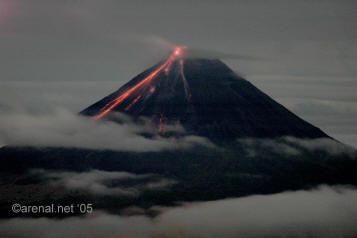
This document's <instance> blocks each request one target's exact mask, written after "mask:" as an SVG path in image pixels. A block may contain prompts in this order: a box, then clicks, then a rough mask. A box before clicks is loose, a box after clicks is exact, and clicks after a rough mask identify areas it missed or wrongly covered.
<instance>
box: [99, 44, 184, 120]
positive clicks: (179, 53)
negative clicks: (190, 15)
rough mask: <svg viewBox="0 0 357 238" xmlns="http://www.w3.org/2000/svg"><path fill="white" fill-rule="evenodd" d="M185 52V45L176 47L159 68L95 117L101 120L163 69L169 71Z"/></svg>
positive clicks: (107, 105) (135, 100)
mask: <svg viewBox="0 0 357 238" xmlns="http://www.w3.org/2000/svg"><path fill="white" fill-rule="evenodd" d="M182 54H183V47H175V49H174V50H173V52H172V53H171V54H170V55H169V57H168V58H167V59H166V60H165V61H164V62H163V63H162V64H161V65H159V66H158V68H157V69H155V70H154V71H153V72H152V73H151V74H149V75H148V76H147V77H146V78H144V79H143V80H141V81H140V82H139V83H137V84H135V85H134V86H132V87H131V88H129V89H128V90H126V91H125V92H124V93H122V94H120V96H118V97H117V98H115V99H114V100H112V101H110V102H109V103H107V104H106V105H105V106H104V107H103V108H101V109H100V111H99V113H98V114H97V115H95V119H96V120H99V119H101V118H102V117H104V116H105V115H107V114H108V113H109V112H111V111H112V110H113V109H114V108H115V107H116V106H118V105H119V104H120V103H122V102H123V101H124V100H125V99H127V98H128V97H129V96H130V95H131V94H132V93H133V92H135V91H136V90H138V89H140V88H142V87H143V86H144V85H146V84H148V83H150V81H151V80H152V79H154V78H155V77H156V76H157V75H158V74H159V73H160V72H162V71H163V70H165V71H168V70H169V68H170V66H171V64H172V63H173V62H174V61H175V60H176V59H177V58H181V57H182ZM138 100H139V98H138V97H137V98H135V99H134V101H133V102H132V103H131V104H130V105H129V106H128V107H129V108H130V107H131V106H132V105H133V104H135V103H136V102H137V101H138ZM129 108H128V109H129Z"/></svg>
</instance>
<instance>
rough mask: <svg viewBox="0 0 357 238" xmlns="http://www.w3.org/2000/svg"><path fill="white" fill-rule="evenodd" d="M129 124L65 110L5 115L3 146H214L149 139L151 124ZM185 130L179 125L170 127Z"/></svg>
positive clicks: (0, 125)
mask: <svg viewBox="0 0 357 238" xmlns="http://www.w3.org/2000/svg"><path fill="white" fill-rule="evenodd" d="M123 120H126V123H124V124H118V123H114V122H109V121H106V122H104V121H103V122H100V123H98V122H96V121H94V120H93V119H91V118H86V117H82V116H78V115H76V114H73V113H71V112H68V111H66V110H62V109H61V110H55V111H54V112H53V113H45V114H34V113H29V112H23V111H20V112H11V111H10V112H6V113H3V114H2V116H1V118H0V144H2V145H4V144H8V145H18V146H54V147H78V148H88V149H109V150H121V151H140V152H142V151H160V150H168V149H184V148H189V147H191V146H193V145H202V146H213V145H212V144H211V143H210V142H209V141H208V140H207V139H204V138H201V137H197V136H184V137H182V138H179V139H168V138H162V137H159V136H156V137H154V138H146V137H144V136H141V135H140V134H142V133H152V134H154V135H155V133H156V132H155V128H154V127H153V126H152V125H150V123H149V122H145V121H144V123H143V124H142V125H138V124H134V123H132V122H130V119H128V118H124V117H123ZM167 129H170V130H182V128H180V126H179V125H177V126H171V127H167Z"/></svg>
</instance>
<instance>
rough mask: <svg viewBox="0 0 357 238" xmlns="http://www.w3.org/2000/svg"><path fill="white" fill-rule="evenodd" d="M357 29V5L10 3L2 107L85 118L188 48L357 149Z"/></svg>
mask: <svg viewBox="0 0 357 238" xmlns="http://www.w3.org/2000/svg"><path fill="white" fill-rule="evenodd" d="M356 29H357V1H355V0H349V1H348V0H341V1H337V0H311V1H303V0H301V1H293V0H272V1H269V2H267V1H262V0H261V1H258V0H249V1H248V0H245V1H244V0H241V1H239V0H236V1H233V0H232V1H218V0H217V1H213V0H205V1H188V0H187V1H185V0H181V1H159V0H153V1H135V0H131V1H129V0H128V1H116V0H101V1H95V0H63V1H55V0H31V1H29V0H0V106H1V107H0V109H1V108H7V107H20V108H25V109H28V110H30V109H31V110H49V109H52V108H57V107H65V108H68V109H70V110H72V111H79V110H81V109H82V108H84V107H85V106H87V105H88V104H91V103H92V102H94V101H95V100H97V99H99V98H101V97H102V96H105V95H106V94H108V93H109V92H111V91H113V90H115V89H116V88H118V87H119V86H121V85H122V84H123V83H124V82H126V81H128V80H129V79H130V78H132V77H133V76H134V75H135V74H137V73H139V72H141V71H142V70H143V69H145V68H146V67H148V66H150V65H152V64H154V63H156V61H157V60H159V59H161V58H162V57H163V56H165V54H166V53H167V50H168V48H169V46H170V45H171V44H182V45H187V46H189V47H192V48H201V49H207V50H213V51H219V52H225V53H229V54H239V55H247V56H251V57H252V58H255V60H248V59H243V58H242V59H223V60H224V61H225V62H226V63H227V64H228V65H229V66H230V67H231V68H232V69H234V70H236V71H238V72H240V73H242V74H243V75H244V76H245V77H246V78H247V79H248V80H250V81H251V82H253V83H254V84H255V85H256V86H257V87H258V88H260V89H262V90H263V91H265V92H266V93H268V94H269V95H270V96H272V97H273V98H275V99H276V100H277V101H279V102H280V103H282V104H283V105H285V106H286V107H288V108H289V109H290V110H292V111H294V112H295V113H297V114H298V115H299V116H301V117H303V118H304V119H306V120H308V121H310V122H312V123H313V124H315V125H317V126H318V127H320V128H322V129H323V130H325V131H326V132H327V133H329V134H330V135H332V136H334V137H336V138H337V139H339V140H341V141H343V142H345V143H348V144H351V145H354V146H357V120H356V118H357V94H356V92H357V67H356V65H357V30H356Z"/></svg>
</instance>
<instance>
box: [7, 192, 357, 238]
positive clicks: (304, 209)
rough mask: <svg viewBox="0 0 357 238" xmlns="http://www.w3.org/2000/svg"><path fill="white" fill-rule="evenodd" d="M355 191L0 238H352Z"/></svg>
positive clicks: (25, 228)
mask: <svg viewBox="0 0 357 238" xmlns="http://www.w3.org/2000/svg"><path fill="white" fill-rule="evenodd" d="M356 199H357V191H356V190H355V189H354V188H348V187H340V186H334V187H328V186H321V187H319V188H317V189H314V190H308V191H295V192H283V193H278V194H273V195H255V196H249V197H244V198H237V199H226V200H218V201H212V202H201V203H189V204H185V205H183V206H182V207H176V208H173V209H163V213H162V214H161V215H159V216H158V217H156V218H148V217H146V216H141V215H140V216H139V215H136V216H117V215H113V214H111V215H110V214H106V213H102V212H100V211H97V212H95V213H94V214H92V215H88V216H86V217H81V218H79V217H71V218H65V219H50V218H39V219H34V218H13V219H9V220H1V221H0V235H1V236H3V237H28V238H32V237H34V238H35V237H36V238H54V237H68V238H72V237H76V238H81V237H86V238H94V237H128V236H129V237H138V238H139V237H140V238H141V237H152V238H154V237H163V238H166V237H208V238H209V237H212V238H213V237H226V238H230V237H232V238H233V237H248V238H256V237H297V238H304V237H306V238H307V237H326V238H329V237H331V238H332V237H355V236H356V235H357V227H356V225H355V221H356V220H357V205H356V203H355V201H356Z"/></svg>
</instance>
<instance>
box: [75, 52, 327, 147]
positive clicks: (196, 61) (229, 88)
mask: <svg viewBox="0 0 357 238" xmlns="http://www.w3.org/2000/svg"><path fill="white" fill-rule="evenodd" d="M188 53H189V52H188V50H187V49H186V48H185V47H176V48H175V49H174V50H173V51H172V52H171V54H170V55H169V56H168V57H167V58H166V59H165V60H163V61H162V62H160V63H158V64H157V65H155V66H153V67H151V68H149V69H147V70H145V71H144V72H142V73H140V74H139V75H137V76H136V77H134V78H133V79H132V80H131V81H129V82H128V83H126V84H125V85H124V86H122V87H121V88H120V89H118V90H117V91H115V92H114V93H112V94H110V95H108V96H107V97H105V98H103V99H102V100H100V101H98V102H96V103H94V104H93V105H91V106H89V107H88V108H86V109H85V110H83V111H82V112H81V113H82V114H83V115H87V116H93V117H94V118H95V119H96V120H100V119H104V118H107V119H110V115H111V114H112V113H113V112H122V113H126V114H128V115H130V116H132V117H133V118H138V117H142V116H143V117H148V118H151V120H152V121H153V122H154V123H155V124H156V125H157V131H158V133H159V134H165V125H169V124H175V123H180V124H181V125H182V126H183V127H184V128H185V129H186V131H187V133H189V134H195V135H199V136H204V137H208V138H210V139H212V140H214V141H230V140H234V139H236V138H241V137H258V138H275V137H281V136H294V137H300V138H319V137H328V136H327V135H326V134H325V133H324V132H322V131H321V130H320V129H318V128H316V127H315V126H313V125H311V124H309V123H308V122H306V121H304V120H302V119H300V118H299V117H297V116H296V115H295V114H293V113H291V112H290V111H289V110H287V109H286V108H284V107H283V106H282V105H280V104H279V103H277V102H276V101H274V100H273V99H272V98H270V97H269V96H268V95H266V94H264V93H263V92H261V91H260V90H259V89H257V88H256V87H255V86H253V85H252V84H251V83H250V82H248V81H247V80H245V79H243V78H241V77H240V76H238V75H237V74H235V73H234V72H233V71H232V70H231V69H230V68H229V67H228V66H227V65H225V64H224V63H223V62H222V61H220V60H218V59H205V58H191V57H185V56H186V55H189V54H188Z"/></svg>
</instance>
